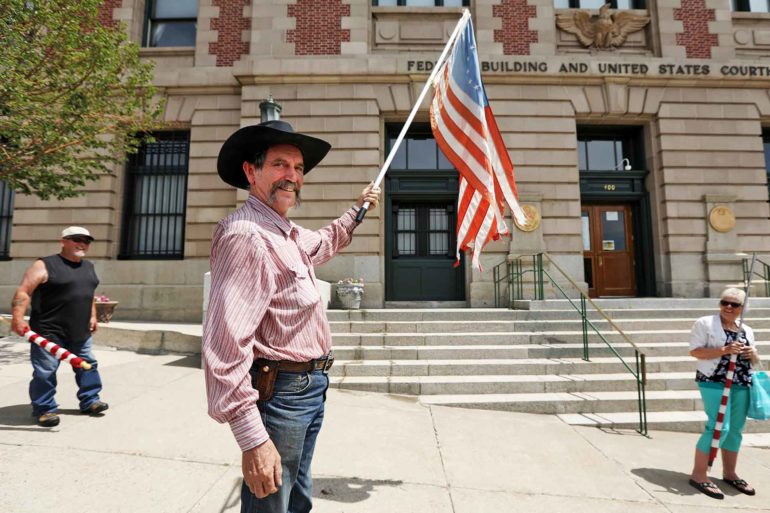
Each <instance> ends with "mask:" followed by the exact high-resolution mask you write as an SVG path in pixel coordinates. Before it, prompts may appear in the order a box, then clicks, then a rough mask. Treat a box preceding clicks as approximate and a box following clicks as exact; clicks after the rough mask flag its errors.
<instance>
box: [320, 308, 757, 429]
mask: <svg viewBox="0 0 770 513" xmlns="http://www.w3.org/2000/svg"><path fill="white" fill-rule="evenodd" d="M595 302H596V303H597V304H598V305H599V307H600V308H602V309H603V310H604V311H605V312H606V313H607V314H608V315H610V317H611V318H612V319H613V321H614V322H615V323H616V324H617V325H618V326H619V327H620V328H621V329H622V330H623V331H624V332H625V333H626V335H628V336H629V338H630V339H631V340H632V341H633V342H634V343H635V344H637V346H638V347H639V348H640V350H642V351H644V352H645V354H646V355H647V358H646V360H647V387H646V397H647V419H648V424H649V429H651V430H652V429H666V430H678V431H700V430H701V429H702V425H703V421H704V420H705V414H704V413H703V411H702V405H701V400H700V395H699V393H698V390H697V387H696V385H695V382H694V376H695V360H694V359H693V358H692V357H690V356H689V355H688V354H687V353H688V350H689V349H688V339H689V332H690V328H691V326H692V323H693V321H694V320H695V319H696V318H698V317H700V316H702V315H709V314H713V313H716V311H717V310H716V302H717V301H716V300H715V299H676V298H675V299H670V298H632V299H603V300H597V301H595ZM517 307H522V308H525V309H520V310H505V309H478V308H474V309H470V308H460V309H385V310H351V311H344V310H330V311H329V312H328V316H329V320H330V323H331V328H332V332H333V335H334V353H335V357H336V362H335V365H334V368H333V369H332V371H331V382H332V386H333V387H337V388H341V389H348V390H365V391H372V392H384V393H391V394H409V395H416V396H418V397H419V400H420V401H421V402H423V403H424V404H434V405H444V406H459V407H466V408H483V409H495V410H509V411H520V412H529V413H546V414H555V415H558V416H559V417H560V418H561V419H562V420H564V421H565V422H567V423H570V424H576V425H594V426H601V427H607V428H636V427H638V422H639V415H638V399H637V392H636V380H635V378H634V377H633V376H632V375H631V374H630V373H629V372H628V371H627V370H626V369H625V367H624V366H623V364H622V363H621V362H620V360H619V359H618V358H617V357H616V356H615V355H613V354H612V352H611V351H610V350H609V349H608V348H607V346H606V345H605V344H604V343H603V342H602V341H601V339H599V337H598V336H596V335H595V334H594V333H593V331H592V330H590V328H589V348H590V362H586V361H584V360H583V359H582V356H583V344H582V331H581V322H580V318H579V316H578V314H577V312H575V311H574V309H572V307H571V306H570V305H569V304H568V303H567V301H566V300H546V301H532V302H527V301H525V302H520V303H518V304H517ZM590 317H591V319H592V322H594V324H595V325H596V326H597V327H598V328H599V329H600V330H601V331H602V333H603V334H604V335H605V337H606V338H607V339H608V340H609V341H610V342H611V343H612V344H613V346H614V347H615V348H616V350H617V351H618V352H619V353H620V354H621V355H622V356H623V357H624V358H625V360H626V362H627V363H628V364H629V366H631V367H632V368H634V351H633V349H632V348H631V347H630V346H629V345H628V343H627V342H625V341H624V340H623V339H622V337H621V336H620V335H618V334H617V333H616V332H614V331H613V330H612V329H611V328H610V327H609V323H608V322H607V321H606V320H604V319H602V318H601V317H600V316H599V315H598V314H597V313H596V312H592V313H591V315H590ZM746 322H747V323H748V324H749V325H750V326H751V327H752V328H754V331H755V334H756V338H757V341H758V347H759V351H760V354H761V355H762V359H763V360H765V361H766V362H770V299H767V298H756V299H752V300H751V309H750V310H749V311H748V312H747V314H746ZM765 366H766V367H767V366H768V364H767V363H765ZM746 431H747V432H770V423H769V422H754V421H751V420H750V421H749V423H748V424H747V428H746Z"/></svg>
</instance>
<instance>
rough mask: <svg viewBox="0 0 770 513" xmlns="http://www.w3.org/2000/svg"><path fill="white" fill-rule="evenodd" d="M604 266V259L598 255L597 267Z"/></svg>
mask: <svg viewBox="0 0 770 513" xmlns="http://www.w3.org/2000/svg"><path fill="white" fill-rule="evenodd" d="M603 265H604V259H603V258H602V256H601V255H599V267H602V266H603Z"/></svg>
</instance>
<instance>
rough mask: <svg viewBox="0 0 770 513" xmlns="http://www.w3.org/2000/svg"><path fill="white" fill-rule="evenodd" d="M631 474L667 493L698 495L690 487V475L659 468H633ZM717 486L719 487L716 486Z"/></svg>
mask: <svg viewBox="0 0 770 513" xmlns="http://www.w3.org/2000/svg"><path fill="white" fill-rule="evenodd" d="M631 472H632V473H633V474H634V475H637V476H639V477H641V478H642V479H644V480H645V481H647V482H648V483H652V484H654V485H657V486H660V487H662V488H665V490H666V491H667V492H669V493H674V494H676V495H700V492H699V491H698V490H696V489H695V488H693V487H692V486H690V483H689V481H690V474H687V473H685V472H674V471H673V470H664V469H660V468H634V469H631ZM717 486H719V485H718V484H717ZM720 488H721V487H720ZM723 491H724V490H723Z"/></svg>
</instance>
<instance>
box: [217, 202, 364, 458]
mask: <svg viewBox="0 0 770 513" xmlns="http://www.w3.org/2000/svg"><path fill="white" fill-rule="evenodd" d="M355 227H356V222H355V211H354V210H353V209H350V210H348V211H347V212H345V214H343V215H342V217H340V218H339V219H337V220H336V221H334V222H333V223H332V224H331V225H329V226H327V227H326V228H322V229H320V230H318V231H311V230H306V229H304V228H301V227H299V226H297V225H296V224H294V223H293V222H291V221H289V220H288V219H286V218H285V217H282V216H280V215H279V214H278V213H277V212H275V211H274V210H273V209H272V208H270V207H269V206H268V205H266V204H265V203H263V202H262V201H261V200H259V199H257V198H256V197H255V196H252V195H250V196H249V198H248V200H246V203H245V204H244V205H243V206H242V207H241V208H239V209H238V210H236V211H235V212H233V213H232V214H230V215H229V216H227V217H226V218H225V219H223V220H222V221H220V223H219V224H218V225H217V227H216V230H215V231H214V238H213V240H212V244H211V289H210V293H209V307H208V311H207V314H206V323H205V326H204V329H203V359H204V361H205V367H206V373H205V374H206V392H207V394H208V403H209V406H208V407H209V415H211V417H213V418H214V419H215V420H217V421H218V422H227V423H229V424H230V428H231V429H232V431H233V434H234V435H235V439H236V440H237V442H238V445H239V446H240V448H241V450H242V451H246V450H248V449H251V448H252V447H256V446H257V445H259V444H261V443H262V442H264V441H266V440H267V439H268V434H267V431H266V430H265V427H264V426H263V424H262V419H261V417H260V415H259V410H258V409H257V404H256V402H257V398H258V394H257V391H256V390H254V389H253V388H252V386H251V376H250V374H249V369H250V368H251V365H252V362H253V361H254V359H255V358H267V359H269V360H292V361H297V362H304V361H308V360H312V359H314V358H319V357H321V356H323V355H325V354H327V353H328V352H329V351H330V350H331V331H330V330H329V323H328V321H327V320H326V307H325V305H324V304H323V303H322V301H321V295H320V294H319V292H318V290H317V288H316V285H315V280H316V278H315V273H314V272H313V266H314V265H320V264H323V263H324V262H326V261H327V260H329V259H330V258H331V257H332V256H334V254H335V253H337V251H339V250H340V249H342V248H344V247H345V246H347V245H348V244H349V243H350V240H351V237H352V234H353V229H354V228H355Z"/></svg>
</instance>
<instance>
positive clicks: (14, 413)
mask: <svg viewBox="0 0 770 513" xmlns="http://www.w3.org/2000/svg"><path fill="white" fill-rule="evenodd" d="M0 425H2V426H35V425H37V422H36V421H35V419H34V417H32V407H31V406H30V405H29V404H14V405H12V406H3V407H2V408H0Z"/></svg>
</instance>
